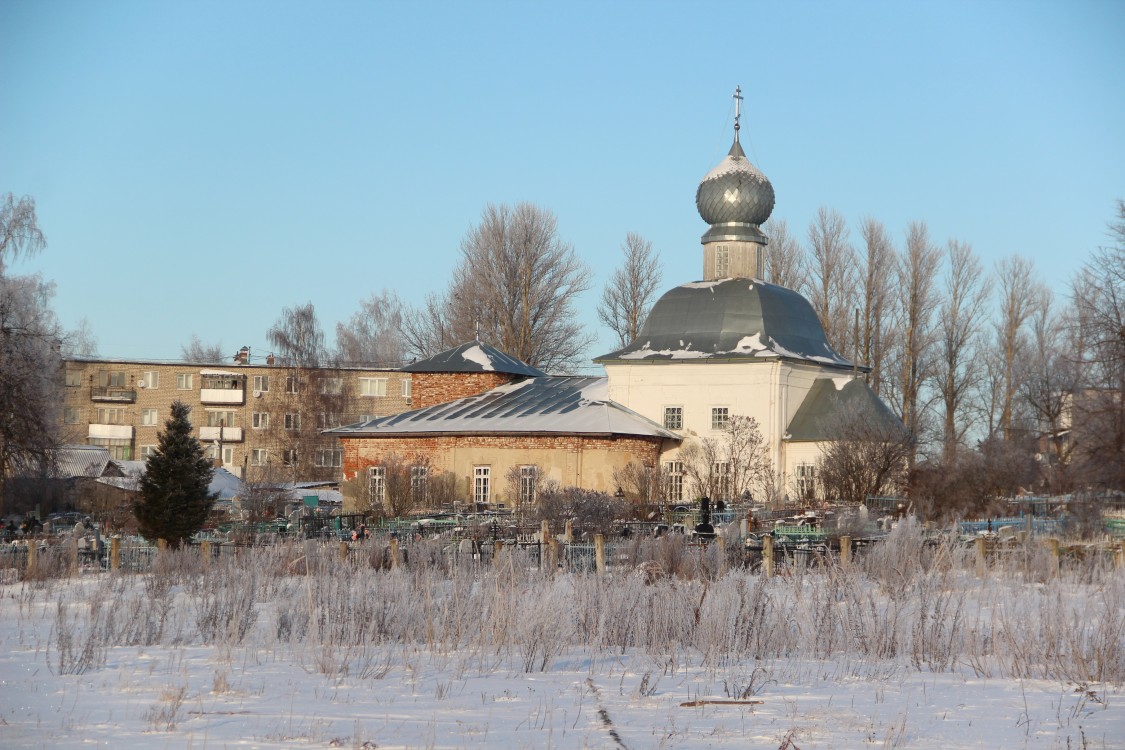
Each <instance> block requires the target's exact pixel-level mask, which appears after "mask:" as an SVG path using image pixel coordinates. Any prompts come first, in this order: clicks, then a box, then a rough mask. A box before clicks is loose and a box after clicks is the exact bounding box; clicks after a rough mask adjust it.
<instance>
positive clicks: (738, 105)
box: [734, 85, 742, 141]
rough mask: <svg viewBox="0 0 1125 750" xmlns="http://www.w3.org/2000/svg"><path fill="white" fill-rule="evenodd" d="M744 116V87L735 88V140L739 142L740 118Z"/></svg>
mask: <svg viewBox="0 0 1125 750" xmlns="http://www.w3.org/2000/svg"><path fill="white" fill-rule="evenodd" d="M741 116H742V87H741V86H737V85H736V86H735V87H734V139H735V140H736V141H737V140H738V118H739V117H741Z"/></svg>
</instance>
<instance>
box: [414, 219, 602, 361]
mask: <svg viewBox="0 0 1125 750" xmlns="http://www.w3.org/2000/svg"><path fill="white" fill-rule="evenodd" d="M590 279H591V274H590V270H589V268H587V266H586V265H585V264H584V263H583V262H582V261H581V260H579V258H578V256H576V255H575V253H574V250H573V248H572V247H571V246H570V245H569V244H567V243H565V242H563V241H562V240H561V239H560V238H559V236H558V226H557V221H556V219H555V216H554V214H552V213H551V212H549V211H546V210H544V209H542V208H539V207H538V206H534V205H532V204H530V203H520V204H518V205H516V206H515V207H509V206H496V205H489V206H487V207H486V208H485V209H484V212H483V213H482V215H481V222H480V224H479V225H477V226H476V227H474V228H473V229H472V230H470V231H469V233H468V235H466V236H465V238H464V240H462V242H461V262H460V264H459V265H458V266H457V268H456V269H454V273H453V279H452V281H451V283H450V286H449V289H448V291H447V292H446V294H445V295H444V296H441V297H431V298H430V299H429V300H428V301H427V305H426V309H424V310H422V311H418V312H417V313H412V315H411V317H412V318H414V319H416V320H417V321H419V324H420V325H423V326H427V328H423V329H422V330H416V331H408V339H409V345H410V348H411V350H412V353H413V354H416V355H418V356H427V355H429V354H432V353H434V352H433V351H432V350H426V349H420V348H418V347H419V346H420V345H426V346H427V347H429V346H432V345H433V342H435V341H438V340H441V341H445V342H449V343H451V344H456V343H462V342H465V341H471V340H472V339H473V338H475V337H476V336H477V335H478V332H479V335H480V337H481V338H482V339H483V340H485V341H487V342H488V343H490V344H493V345H494V346H496V347H498V348H500V349H502V350H503V351H505V352H507V353H508V354H510V355H512V356H514V357H517V358H519V359H521V360H523V361H524V362H527V363H528V364H530V365H533V366H535V367H539V368H541V369H544V370H551V371H557V370H566V369H568V368H573V367H575V366H577V365H578V363H579V362H580V361H581V359H582V357H583V355H584V353H585V351H586V349H587V348H588V347H589V345H590V343H591V342H592V337H591V336H589V335H588V334H586V333H585V332H584V331H583V328H582V324H581V323H579V322H578V320H577V310H576V305H577V303H578V297H579V295H581V294H582V292H584V291H586V290H587V289H589V288H590ZM428 326H437V327H438V328H439V330H437V331H435V330H432V328H428Z"/></svg>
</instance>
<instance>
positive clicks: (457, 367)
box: [402, 341, 546, 378]
mask: <svg viewBox="0 0 1125 750" xmlns="http://www.w3.org/2000/svg"><path fill="white" fill-rule="evenodd" d="M402 371H403V372H499V373H502V374H505V375H522V376H524V377H528V378H536V377H542V376H543V375H545V374H546V373H544V372H543V371H541V370H537V369H536V368H534V367H532V366H531V365H529V364H527V363H526V362H522V361H520V360H518V359H516V358H515V357H513V356H511V355H509V354H505V353H504V352H502V351H500V350H499V349H497V348H495V347H492V346H489V345H488V344H482V343H481V342H479V341H470V342H468V343H465V344H461V346H458V347H454V348H453V349H447V350H445V351H444V352H441V353H439V354H435V355H434V356H432V357H430V358H429V359H423V360H422V361H420V362H412V363H411V364H409V365H407V366H406V367H403V368H402Z"/></svg>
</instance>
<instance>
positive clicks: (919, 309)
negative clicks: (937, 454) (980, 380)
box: [894, 221, 941, 460]
mask: <svg viewBox="0 0 1125 750" xmlns="http://www.w3.org/2000/svg"><path fill="white" fill-rule="evenodd" d="M940 264H941V251H940V250H939V249H938V248H937V247H935V246H934V245H932V244H931V243H930V238H929V232H928V230H927V228H926V224H925V222H919V221H914V222H911V223H910V225H909V226H908V227H907V232H906V248H905V249H904V251H903V253H902V255H901V256H900V257H899V261H898V263H897V265H896V271H897V284H898V288H899V294H898V296H897V298H896V306H895V308H896V309H895V311H894V314H895V323H896V325H897V326H898V329H899V337H900V341H899V346H898V349H897V352H896V354H897V357H896V358H895V359H896V361H895V366H896V368H897V375H898V377H897V378H896V381H897V382H896V385H897V389H898V394H897V395H898V399H897V403H896V404H895V406H897V407H898V408H897V411H898V414H899V418H900V419H902V422H903V424H905V425H906V429H907V430H908V431H909V432H910V434H911V435H913V436H914V437H915V439H916V440H917V438H918V436H919V435H920V434H921V432H922V427H923V423H922V418H921V408H920V407H921V406H922V405H923V404H922V403H921V400H922V390H923V386H924V384H925V383H926V381H927V380H928V379H929V377H930V376H931V374H932V361H931V353H932V352H931V350H932V347H933V343H934V326H933V316H934V309H935V307H936V306H937V294H936V289H935V287H936V279H937V272H938V268H939V266H940ZM911 460H913V457H912V458H911Z"/></svg>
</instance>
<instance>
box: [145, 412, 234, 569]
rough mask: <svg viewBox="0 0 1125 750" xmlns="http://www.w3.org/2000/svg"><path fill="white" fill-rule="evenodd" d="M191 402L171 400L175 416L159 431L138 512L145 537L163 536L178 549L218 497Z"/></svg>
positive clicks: (203, 518) (199, 526)
mask: <svg viewBox="0 0 1125 750" xmlns="http://www.w3.org/2000/svg"><path fill="white" fill-rule="evenodd" d="M190 415H191V407H190V406H188V405H187V404H185V403H184V402H182V401H175V402H173V404H172V415H171V417H169V418H168V421H167V422H165V423H164V431H163V432H161V433H160V434H159V435H157V446H156V452H155V453H153V454H152V455H150V456H149V457H148V461H147V464H146V468H145V475H144V477H142V478H141V495H140V498H139V499H138V500H137V501H136V503H135V504H134V505H133V515H134V516H136V518H137V524H138V527H139V529H140V532H141V534H142V535H143V536H144V537H145V538H146V539H152V540H156V539H163V540H165V541H166V542H168V545H169V546H170V547H172V548H173V549H174V548H178V547H179V546H180V545H182V544H184V543H185V542H187V541H188V540H189V539H191V537H192V535H193V534H195V533H196V532H197V531H199V530H200V529H202V528H203V524H204V523H205V522H206V521H207V514H208V513H210V511H211V506H212V504H214V502H215V499H216V498H217V497H218V495H216V494H212V493H211V492H210V491H209V487H210V484H211V475H212V471H213V470H212V468H211V462H210V461H209V460H207V459H206V458H205V457H204V455H203V446H202V445H200V443H199V440H198V439H196V438H195V436H194V435H192V434H191V431H192V429H191V421H190V419H189V416H190Z"/></svg>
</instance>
